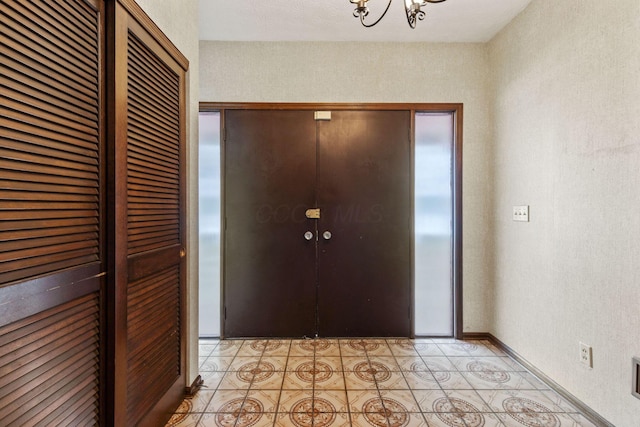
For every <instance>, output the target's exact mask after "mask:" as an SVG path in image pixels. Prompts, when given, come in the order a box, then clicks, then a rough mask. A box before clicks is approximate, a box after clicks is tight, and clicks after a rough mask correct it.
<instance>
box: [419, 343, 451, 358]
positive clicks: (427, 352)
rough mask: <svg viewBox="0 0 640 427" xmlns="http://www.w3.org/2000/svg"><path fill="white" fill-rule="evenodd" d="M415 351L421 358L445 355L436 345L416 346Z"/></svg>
mask: <svg viewBox="0 0 640 427" xmlns="http://www.w3.org/2000/svg"><path fill="white" fill-rule="evenodd" d="M415 349H416V351H417V352H418V354H419V355H420V356H440V357H443V356H444V353H443V352H442V350H441V349H440V347H438V346H437V345H436V344H424V343H422V344H416V345H415Z"/></svg>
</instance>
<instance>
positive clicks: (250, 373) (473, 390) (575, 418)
mask: <svg viewBox="0 0 640 427" xmlns="http://www.w3.org/2000/svg"><path fill="white" fill-rule="evenodd" d="M199 349H200V352H201V353H200V355H199V363H200V374H201V376H202V378H203V380H204V381H205V384H204V386H203V388H202V389H201V390H200V391H199V392H198V394H196V396H194V397H193V398H191V399H185V400H184V401H183V402H182V404H181V405H180V407H179V408H178V409H177V410H176V413H175V414H174V416H173V418H172V421H171V422H172V423H175V424H174V425H179V426H189V427H196V426H203V427H207V426H214V425H215V426H216V427H225V426H229V427H242V426H245V425H251V426H252V427H256V426H257V427H262V426H274V425H275V426H295V427H300V426H309V427H325V426H338V427H340V426H349V425H351V426H356V427H358V426H367V427H371V426H372V425H374V426H380V427H389V426H398V427H400V426H403V427H412V426H416V427H420V426H425V427H427V426H428V427H444V426H446V427H480V426H483V427H510V426H517V427H522V426H523V425H531V426H543V425H552V424H553V423H555V424H553V425H554V427H564V426H569V427H594V425H593V424H592V423H590V422H589V421H587V419H586V418H584V416H582V415H581V414H580V413H579V411H578V410H577V408H574V407H573V406H572V405H571V404H570V403H569V402H567V401H566V400H564V399H563V398H562V397H561V396H560V395H558V394H556V393H555V392H553V391H552V390H550V389H549V387H548V386H547V385H546V384H544V383H543V382H541V381H540V380H539V379H537V378H536V377H535V376H534V375H532V374H531V373H529V372H528V371H526V369H524V367H523V366H521V365H520V364H518V363H517V362H515V361H514V360H513V359H511V358H510V357H508V356H506V355H505V354H504V353H503V352H502V351H500V350H499V349H497V348H496V347H495V346H493V345H491V344H490V343H489V342H488V341H485V340H476V341H458V340H454V339H440V338H434V339H416V340H409V339H406V338H397V339H396V338H389V339H361V338H355V339H340V340H335V339H313V340H312V339H308V340H288V339H282V340H275V339H274V340H268V339H251V340H222V341H217V340H201V341H200V342H199ZM420 411H422V413H420ZM519 417H520V418H519ZM522 417H525V418H526V419H525V418H522ZM527 417H529V418H527ZM523 423H524V424H523ZM527 423H529V424H527ZM549 423H552V424H549ZM168 425H170V424H168Z"/></svg>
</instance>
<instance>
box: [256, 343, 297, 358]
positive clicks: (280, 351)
mask: <svg viewBox="0 0 640 427" xmlns="http://www.w3.org/2000/svg"><path fill="white" fill-rule="evenodd" d="M290 347H291V340H269V344H268V345H266V346H265V348H264V353H262V355H263V356H289V350H290Z"/></svg>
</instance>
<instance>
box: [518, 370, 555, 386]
mask: <svg viewBox="0 0 640 427" xmlns="http://www.w3.org/2000/svg"><path fill="white" fill-rule="evenodd" d="M520 375H521V376H522V377H523V378H524V379H525V380H527V382H528V383H529V384H531V385H532V386H533V388H535V389H537V390H549V386H548V385H546V384H545V383H543V382H542V381H540V380H539V379H538V378H537V377H536V376H535V375H533V374H531V373H529V372H520Z"/></svg>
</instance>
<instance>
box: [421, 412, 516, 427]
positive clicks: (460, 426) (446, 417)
mask: <svg viewBox="0 0 640 427" xmlns="http://www.w3.org/2000/svg"><path fill="white" fill-rule="evenodd" d="M422 415H423V416H424V418H425V420H426V421H427V424H428V425H429V427H467V426H466V425H465V423H464V415H458V416H456V415H457V414H451V413H423V414H422ZM472 425H473V424H472ZM478 425H480V426H481V425H482V424H478ZM473 427H477V426H473ZM520 427H522V426H520Z"/></svg>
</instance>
